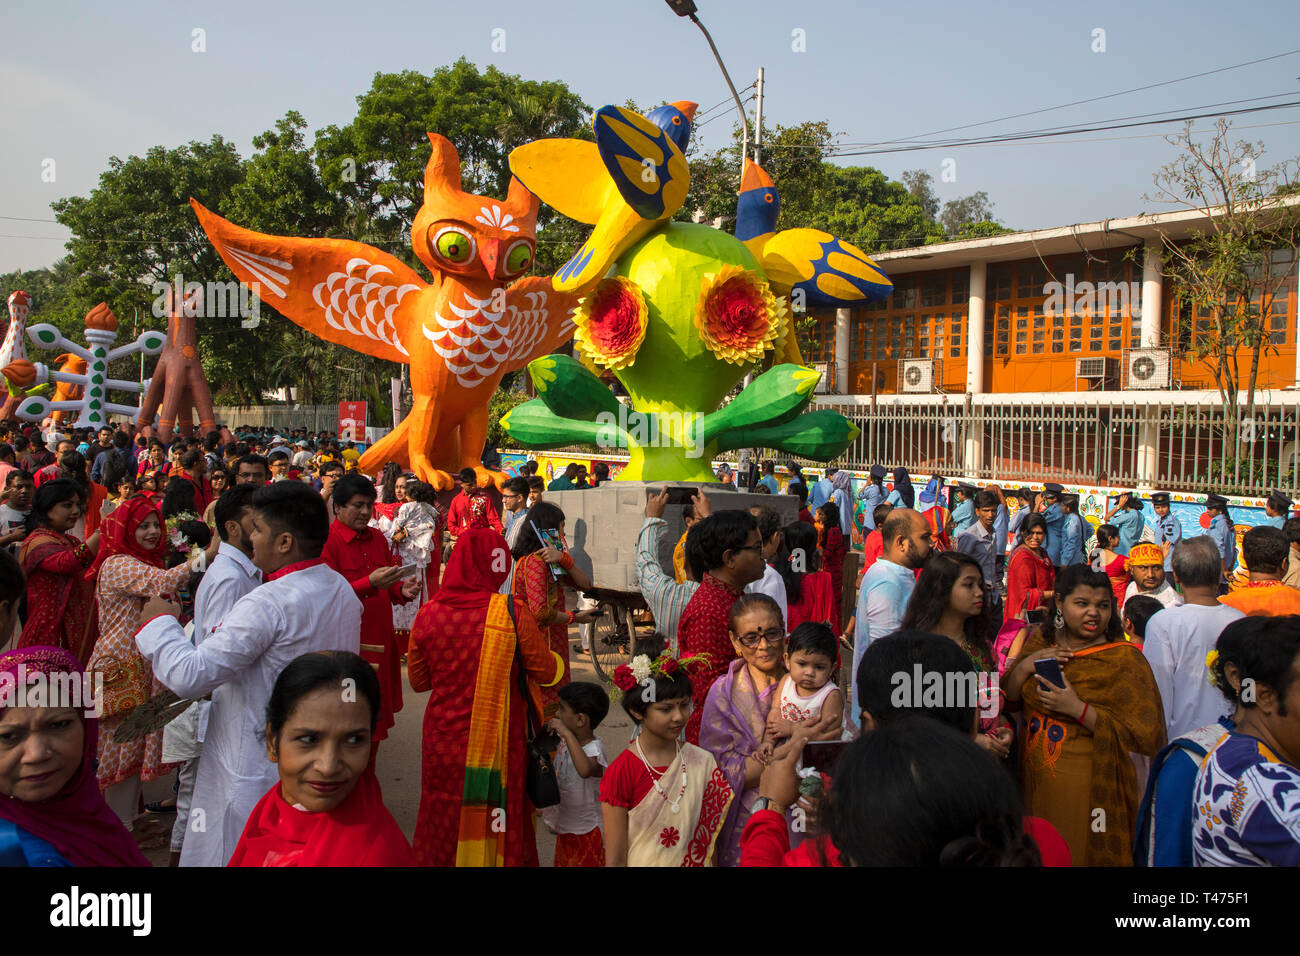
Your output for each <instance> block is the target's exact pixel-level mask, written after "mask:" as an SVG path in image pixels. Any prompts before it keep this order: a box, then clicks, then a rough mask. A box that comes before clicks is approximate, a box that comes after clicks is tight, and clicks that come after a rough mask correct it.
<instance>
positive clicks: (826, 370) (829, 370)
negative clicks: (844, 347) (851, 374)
mask: <svg viewBox="0 0 1300 956" xmlns="http://www.w3.org/2000/svg"><path fill="white" fill-rule="evenodd" d="M809 368H812V369H815V370H816V371H818V372H821V373H822V377H821V378H819V379H818V380H817V387H816V388H814V389H813V394H814V395H829V394H833V393H834V392H835V366H834V365H833V364H831V363H830V362H813V363H812V364H811V365H810V366H809Z"/></svg>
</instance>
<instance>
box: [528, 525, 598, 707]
mask: <svg viewBox="0 0 1300 956" xmlns="http://www.w3.org/2000/svg"><path fill="white" fill-rule="evenodd" d="M520 520H521V521H524V522H526V523H525V524H524V526H523V527H522V528H520V529H519V535H518V537H516V538H515V544H514V547H513V548H511V549H510V554H511V556H512V557H513V558H514V559H515V566H514V569H513V570H512V571H511V573H510V593H511V594H512V595H514V599H515V604H516V606H519V605H523V606H525V607H527V608H528V609H529V610H530V611H532V612H533V617H535V618H536V619H537V623H538V625H539V626H540V627H541V628H542V632H543V633H544V634H546V639H547V641H549V642H550V645H551V650H552V651H554V652H555V653H556V655H558V656H559V658H560V659H561V660H563V661H564V677H563V678H561V680H560V681H559V683H558V684H556V686H555V687H554V688H551V689H548V690H545V691H543V692H542V711H543V713H544V714H545V716H546V719H547V720H549V719H550V718H551V717H553V716H555V712H556V710H557V709H558V707H559V698H558V697H557V696H556V694H555V692H556V690H558V689H559V688H560V687H563V686H564V685H565V684H567V683H568V682H569V625H570V624H590V623H591V622H592V621H593V620H595V612H594V611H566V610H565V609H564V589H565V588H566V587H567V588H569V589H570V590H573V591H588V590H590V589H591V578H589V577H588V576H587V572H586V571H584V570H582V568H579V567H575V566H574V564H573V556H572V555H570V554H569V553H568V551H566V550H561V549H560V548H557V547H551V546H549V545H548V543H547V542H546V541H543V540H542V539H541V538H539V537H538V532H541V533H542V534H543V535H546V534H547V532H550V533H551V535H554V536H555V537H554V538H552V543H553V542H554V541H555V540H557V539H558V541H559V542H560V543H561V544H563V542H564V512H563V511H561V510H560V509H559V508H558V507H556V506H555V505H553V504H550V503H549V502H546V501H542V502H538V503H537V504H535V505H533V506H532V507H531V508H529V509H528V514H527V515H526V516H525V517H524V518H521V519H520ZM557 567H558V568H559V569H560V570H561V571H562V572H563V573H562V574H561V575H560V576H559V577H556V575H555V570H554V569H555V568H557Z"/></svg>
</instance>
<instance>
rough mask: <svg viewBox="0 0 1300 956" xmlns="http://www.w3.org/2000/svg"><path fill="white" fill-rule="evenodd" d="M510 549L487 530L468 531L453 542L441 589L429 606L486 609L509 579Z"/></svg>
mask: <svg viewBox="0 0 1300 956" xmlns="http://www.w3.org/2000/svg"><path fill="white" fill-rule="evenodd" d="M510 564H511V561H510V546H509V545H508V544H506V539H505V538H503V537H501V533H500V532H498V531H493V530H492V529H491V528H472V529H470V530H469V531H466V532H464V533H463V534H461V536H460V537H459V538H458V539H457V540H456V546H455V547H454V548H452V551H451V557H450V558H448V559H447V567H446V568H444V569H443V572H442V582H441V586H440V587H439V588H438V593H437V594H435V595H434V596H433V601H431V602H430V603H432V604H437V605H439V606H441V607H444V608H448V609H450V608H455V609H457V610H487V606H488V602H489V601H490V600H491V599H492V595H494V594H496V593H497V592H498V591H500V590H501V585H502V584H504V583H505V580H506V578H508V577H509V576H510Z"/></svg>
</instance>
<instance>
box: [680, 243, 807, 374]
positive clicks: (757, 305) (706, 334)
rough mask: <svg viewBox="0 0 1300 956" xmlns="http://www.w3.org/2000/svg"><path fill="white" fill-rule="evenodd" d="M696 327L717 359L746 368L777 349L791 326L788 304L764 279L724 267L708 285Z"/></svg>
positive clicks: (701, 302)
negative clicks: (774, 293)
mask: <svg viewBox="0 0 1300 956" xmlns="http://www.w3.org/2000/svg"><path fill="white" fill-rule="evenodd" d="M695 327H696V328H697V329H699V331H700V338H701V339H703V340H704V344H705V345H707V346H708V348H709V351H711V352H712V353H713V354H714V355H716V356H717V357H718V358H720V359H722V360H723V361H724V362H731V363H733V364H735V365H744V364H746V363H749V362H757V361H759V360H761V359H762V358H763V353H764V352H766V351H767V350H768V349H773V348H777V347H778V346H779V345H780V344H781V343H782V342H783V341H784V340H785V336H786V334H787V332H788V329H789V322H788V313H787V312H786V308H785V302H784V301H783V300H781V299H778V298H777V297H776V296H774V295H773V294H772V290H771V288H770V287H769V286H768V284H767V282H766V281H765V280H764V279H761V278H759V277H758V276H756V275H754V274H753V273H751V272H747V271H745V270H744V269H742V268H740V267H739V266H723V267H722V269H721V270H720V271H719V272H717V273H716V274H714V275H711V276H708V277H707V278H706V279H705V281H704V287H703V289H702V291H701V293H700V302H699V306H698V307H697V308H696V310H695Z"/></svg>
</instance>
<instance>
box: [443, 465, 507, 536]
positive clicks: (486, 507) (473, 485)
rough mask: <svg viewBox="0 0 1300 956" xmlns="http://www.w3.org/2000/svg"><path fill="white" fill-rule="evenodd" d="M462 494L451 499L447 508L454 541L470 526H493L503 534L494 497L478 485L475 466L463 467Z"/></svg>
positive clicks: (449, 528)
mask: <svg viewBox="0 0 1300 956" xmlns="http://www.w3.org/2000/svg"><path fill="white" fill-rule="evenodd" d="M457 477H459V478H460V494H458V495H457V496H456V497H455V498H452V499H451V507H450V508H449V509H447V530H448V532H450V534H451V540H452V541H453V542H454V541H455V540H456V539H457V538H458V537H460V536H461V535H462V534H464V533H465V532H466V531H468V530H469V529H470V528H491V529H492V530H493V531H495V532H497V533H498V534H501V533H502V531H501V515H500V514H498V513H497V509H496V506H495V505H493V504H492V499H491V498H489V497H488V496H487V491H486V489H483V488H480V487H479V486H478V479H477V478H476V476H475V474H474V469H473V468H462V469H461V470H460V474H459V475H458V476H457Z"/></svg>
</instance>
